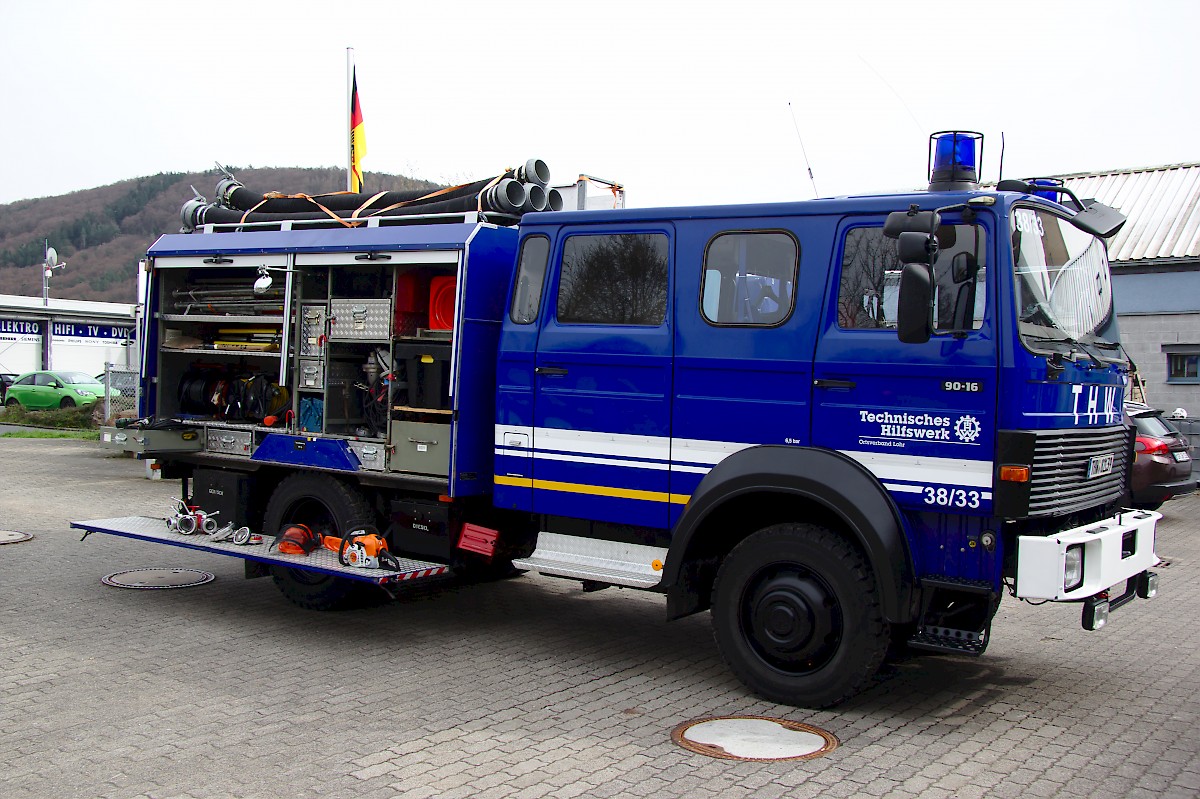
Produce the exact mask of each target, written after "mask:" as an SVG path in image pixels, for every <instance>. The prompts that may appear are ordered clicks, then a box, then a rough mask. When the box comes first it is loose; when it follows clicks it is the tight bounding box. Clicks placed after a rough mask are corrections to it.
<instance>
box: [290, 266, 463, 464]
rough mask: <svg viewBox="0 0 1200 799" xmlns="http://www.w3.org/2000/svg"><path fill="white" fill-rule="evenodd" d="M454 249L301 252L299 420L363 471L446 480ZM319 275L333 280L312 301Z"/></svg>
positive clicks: (301, 426) (450, 418)
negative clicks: (343, 449)
mask: <svg viewBox="0 0 1200 799" xmlns="http://www.w3.org/2000/svg"><path fill="white" fill-rule="evenodd" d="M459 260H460V258H459V253H458V252H457V251H430V252H405V251H379V252H370V253H366V254H363V253H352V252H347V253H298V254H297V255H296V256H295V271H296V273H297V274H299V275H301V276H302V277H301V278H300V280H299V284H300V295H299V296H298V297H297V300H296V302H297V307H298V308H299V309H300V311H299V313H298V314H297V316H296V319H295V325H296V336H295V338H296V341H297V342H298V346H297V347H296V352H295V361H296V362H295V365H294V369H293V373H294V375H295V392H294V395H295V407H294V410H295V416H296V419H297V420H298V425H297V429H298V430H299V431H300V432H304V433H306V434H308V435H313V434H315V433H316V434H323V435H324V436H325V437H338V438H345V439H346V441H347V444H348V446H349V448H350V449H351V450H352V451H353V452H354V454H355V456H356V457H357V459H358V461H359V464H360V466H361V468H362V469H364V470H368V471H388V472H407V473H412V474H419V475H430V476H437V477H441V478H448V477H449V476H450V453H451V432H452V423H453V416H454V412H453V408H452V397H451V395H452V386H451V384H450V373H451V368H450V366H451V360H452V353H453V349H454V333H453V325H454V310H455V307H456V302H455V299H456V294H455V287H456V285H457V274H458V268H459ZM317 275H323V276H325V277H326V278H327V281H326V284H325V286H324V291H323V292H322V294H321V295H320V296H317V295H316V288H317V285H318V283H319V280H318V279H317V277H316V276H317Z"/></svg>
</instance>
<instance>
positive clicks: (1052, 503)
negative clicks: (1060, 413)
mask: <svg viewBox="0 0 1200 799" xmlns="http://www.w3.org/2000/svg"><path fill="white" fill-rule="evenodd" d="M1130 450H1131V448H1130V445H1129V433H1128V428H1125V427H1090V428H1084V429H1073V430H1039V431H1037V433H1036V439H1035V444H1034V454H1033V470H1032V474H1031V476H1030V492H1029V515H1030V516H1049V515H1050V514H1060V513H1071V512H1073V511H1077V510H1082V509H1083V508H1088V507H1094V506H1096V505H1104V504H1106V503H1109V502H1113V501H1115V500H1117V499H1119V498H1120V496H1121V494H1122V493H1123V492H1124V489H1125V470H1126V468H1127V466H1128V464H1129V457H1130ZM1109 453H1111V454H1112V456H1113V468H1112V471H1111V472H1109V473H1108V474H1106V475H1103V476H1102V477H1093V478H1091V479H1090V480H1089V479H1088V476H1087V472H1088V462H1089V461H1090V460H1091V459H1092V458H1093V457H1094V456H1096V455H1108V454H1109Z"/></svg>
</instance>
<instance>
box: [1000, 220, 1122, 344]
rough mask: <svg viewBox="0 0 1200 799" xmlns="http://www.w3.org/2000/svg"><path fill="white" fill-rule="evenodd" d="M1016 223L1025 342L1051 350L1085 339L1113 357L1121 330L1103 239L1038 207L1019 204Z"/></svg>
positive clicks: (1015, 264) (1015, 249) (1019, 310)
mask: <svg viewBox="0 0 1200 799" xmlns="http://www.w3.org/2000/svg"><path fill="white" fill-rule="evenodd" d="M1011 228H1012V247H1013V267H1014V269H1015V273H1016V288H1017V319H1018V321H1019V322H1020V324H1019V325H1018V327H1019V329H1020V333H1021V339H1022V341H1023V342H1024V343H1025V346H1026V347H1027V348H1029V349H1030V350H1032V351H1035V352H1037V351H1042V352H1046V351H1058V350H1060V349H1061V348H1062V347H1063V346H1064V345H1066V346H1069V345H1070V344H1072V343H1080V342H1081V343H1083V344H1096V345H1098V346H1100V347H1101V348H1102V349H1104V350H1107V351H1108V353H1106V354H1107V355H1108V357H1110V358H1112V357H1114V356H1113V354H1112V351H1114V350H1116V349H1117V345H1118V333H1117V325H1116V317H1115V314H1114V313H1113V299H1112V279H1111V276H1110V275H1109V271H1108V256H1107V255H1106V254H1105V250H1104V243H1103V242H1101V241H1100V239H1098V238H1096V237H1095V236H1092V235H1090V234H1088V233H1084V232H1083V231H1082V230H1079V229H1078V228H1076V227H1075V226H1074V225H1072V224H1071V222H1070V221H1069V220H1067V219H1064V218H1062V217H1060V216H1057V215H1055V214H1053V213H1051V212H1049V211H1046V210H1042V209H1036V208H1021V207H1018V208H1014V209H1013V212H1012V217H1011ZM1116 357H1120V356H1116Z"/></svg>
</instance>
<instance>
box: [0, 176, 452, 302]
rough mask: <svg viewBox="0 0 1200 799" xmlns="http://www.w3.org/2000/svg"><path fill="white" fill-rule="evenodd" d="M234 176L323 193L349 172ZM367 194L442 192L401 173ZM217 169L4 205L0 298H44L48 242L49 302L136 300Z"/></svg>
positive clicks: (257, 187) (264, 187) (340, 185)
mask: <svg viewBox="0 0 1200 799" xmlns="http://www.w3.org/2000/svg"><path fill="white" fill-rule="evenodd" d="M231 171H232V172H233V174H234V175H235V176H236V177H237V179H238V180H240V181H241V182H242V183H243V184H244V185H245V186H246V188H248V189H250V190H252V191H255V192H270V191H278V192H282V193H285V194H310V195H315V194H321V193H323V192H331V191H339V190H341V189H344V188H345V183H346V173H345V171H344V170H342V169H335V168H333V167H328V168H318V169H301V168H272V169H266V168H264V169H250V168H247V169H238V168H232V169H231ZM366 178H367V190H368V191H369V192H371V193H374V192H377V191H398V190H404V189H420V188H430V189H432V188H436V186H435V184H433V183H429V182H428V181H423V180H413V179H412V178H406V177H403V176H401V175H387V174H381V173H376V172H371V173H369V174H368V175H367V176H366ZM220 179H221V175H220V174H219V173H218V172H217V171H216V170H211V171H209V172H192V173H187V174H184V173H179V172H171V173H163V174H159V175H152V176H150V177H143V178H133V179H132V180H123V181H121V182H120V183H113V184H110V185H108V186H101V187H99V188H96V189H85V190H83V191H76V192H71V193H70V194H63V195H60V196H58V197H41V198H39V199H36V200H20V201H18V202H14V203H8V204H6V205H0V294H23V295H26V296H31V297H40V296H41V295H42V273H41V268H40V267H41V263H42V260H43V259H44V257H45V242H46V240H47V239H49V241H50V246H52V247H54V248H55V249H56V250H58V256H59V258H60V260H63V261H66V262H67V267H66V268H65V269H63V270H60V271H56V272H55V273H54V277H52V278H51V280H50V296H51V297H57V298H60V299H72V300H102V301H106V302H134V301H136V297H135V294H136V291H137V262H138V260H139V259H140V258H142V257H143V256H144V255H145V254H146V248H148V247H149V246H150V245H151V244H153V243H154V240H155V239H157V238H158V237H159V235H161V234H163V233H177V232H179V228H180V225H181V223H180V220H179V209H180V207H181V206H182V205H183V204H184V202H186V201H187V200H189V199H191V198H192V190H191V188H189V187H190V186H195V187H196V190H197V191H199V192H200V193H201V194H202V195H204V196H205V197H208V198H209V199H210V200H212V199H215V198H214V194H213V192H214V188H215V187H216V184H217V181H218V180H220Z"/></svg>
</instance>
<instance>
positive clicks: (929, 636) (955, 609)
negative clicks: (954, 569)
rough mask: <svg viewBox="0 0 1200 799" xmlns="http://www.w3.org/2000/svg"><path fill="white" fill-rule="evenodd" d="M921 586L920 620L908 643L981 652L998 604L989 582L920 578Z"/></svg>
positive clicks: (935, 649) (949, 650) (957, 652)
mask: <svg viewBox="0 0 1200 799" xmlns="http://www.w3.org/2000/svg"><path fill="white" fill-rule="evenodd" d="M921 589H922V590H921V620H920V623H919V624H918V625H917V632H916V634H915V635H913V636H912V637H911V638H909V639H908V645H909V646H910V647H912V648H913V649H923V650H928V651H930V652H944V653H949V654H954V655H975V656H979V655H982V654H983V651H984V650H985V649H987V645H988V639H989V637H990V636H991V632H992V616H993V615H994V614H995V612H996V608H997V607H998V606H999V602H998V599H999V597H997V595H996V592H995V591H993V590H992V585H991V583H989V582H986V581H983V580H963V579H958V578H953V577H923V578H921Z"/></svg>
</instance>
